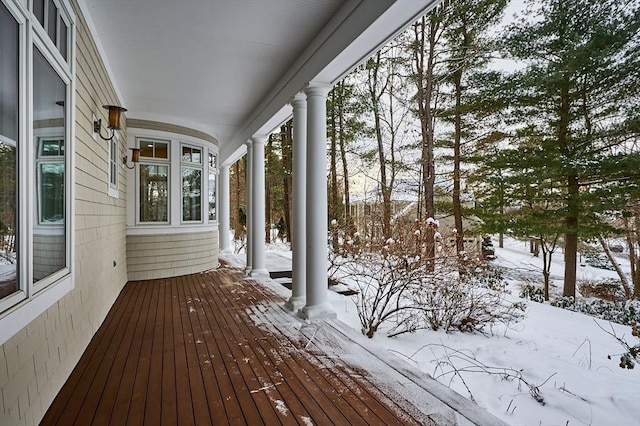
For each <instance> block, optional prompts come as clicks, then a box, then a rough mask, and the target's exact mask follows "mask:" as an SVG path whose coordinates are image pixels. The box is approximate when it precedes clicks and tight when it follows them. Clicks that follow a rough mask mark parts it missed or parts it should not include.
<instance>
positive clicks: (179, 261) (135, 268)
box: [127, 231, 218, 281]
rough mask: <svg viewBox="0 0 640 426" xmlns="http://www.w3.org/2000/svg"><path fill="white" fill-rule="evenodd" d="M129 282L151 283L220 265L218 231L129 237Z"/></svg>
mask: <svg viewBox="0 0 640 426" xmlns="http://www.w3.org/2000/svg"><path fill="white" fill-rule="evenodd" d="M127 259H128V262H129V280H130V281H136V280H150V279H156V278H166V277H173V276H178V275H186V274H193V273H198V272H203V271H206V270H209V269H213V268H216V267H217V266H218V260H217V259H218V231H209V232H202V233H190V234H159V235H158V234H156V235H129V236H128V237H127Z"/></svg>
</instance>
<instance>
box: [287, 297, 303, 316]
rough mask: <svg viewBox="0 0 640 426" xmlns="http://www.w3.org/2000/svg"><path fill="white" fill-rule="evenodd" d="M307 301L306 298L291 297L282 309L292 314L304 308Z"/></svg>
mask: <svg viewBox="0 0 640 426" xmlns="http://www.w3.org/2000/svg"><path fill="white" fill-rule="evenodd" d="M306 301H307V297H306V296H297V297H293V296H291V297H290V298H289V300H287V301H286V302H285V304H284V307H285V308H287V309H288V310H290V311H292V312H298V310H300V309H302V308H304V305H305V303H306Z"/></svg>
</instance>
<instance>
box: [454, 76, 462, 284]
mask: <svg viewBox="0 0 640 426" xmlns="http://www.w3.org/2000/svg"><path fill="white" fill-rule="evenodd" d="M454 87H455V97H456V106H455V112H454V114H455V116H454V129H455V130H454V138H453V219H454V223H455V227H456V231H457V232H456V234H455V235H456V253H457V254H458V256H460V254H461V253H462V252H463V251H464V229H463V228H462V204H461V203H460V156H461V153H460V151H461V149H460V145H461V139H462V111H461V106H462V105H461V104H462V67H461V66H460V67H458V70H457V71H456V72H455V73H454ZM460 271H461V272H462V269H461V270H460Z"/></svg>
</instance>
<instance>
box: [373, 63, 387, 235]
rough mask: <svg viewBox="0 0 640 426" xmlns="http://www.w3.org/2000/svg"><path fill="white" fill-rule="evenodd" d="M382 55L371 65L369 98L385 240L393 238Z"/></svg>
mask: <svg viewBox="0 0 640 426" xmlns="http://www.w3.org/2000/svg"><path fill="white" fill-rule="evenodd" d="M381 62H382V55H381V53H380V52H378V53H377V54H376V56H375V58H374V59H371V60H370V63H369V66H370V68H369V96H370V99H371V107H372V111H373V124H374V131H375V135H376V141H377V143H378V163H379V164H380V192H381V194H382V235H383V237H384V239H385V240H386V239H388V238H390V237H391V188H390V187H389V180H388V178H387V158H386V153H385V150H384V140H383V138H382V117H381V112H380V97H381V96H382V93H384V90H385V89H384V87H383V88H382V89H381V88H380V85H381V84H382V83H381V82H380V67H381ZM383 86H384V85H383Z"/></svg>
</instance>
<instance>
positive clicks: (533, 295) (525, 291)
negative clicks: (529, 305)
mask: <svg viewBox="0 0 640 426" xmlns="http://www.w3.org/2000/svg"><path fill="white" fill-rule="evenodd" d="M519 297H521V298H523V299H529V300H531V301H532V302H538V303H544V291H543V290H542V289H541V288H540V287H536V286H534V285H532V284H526V285H524V286H523V287H522V288H521V290H520V294H519Z"/></svg>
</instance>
